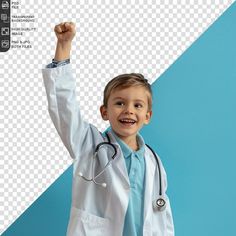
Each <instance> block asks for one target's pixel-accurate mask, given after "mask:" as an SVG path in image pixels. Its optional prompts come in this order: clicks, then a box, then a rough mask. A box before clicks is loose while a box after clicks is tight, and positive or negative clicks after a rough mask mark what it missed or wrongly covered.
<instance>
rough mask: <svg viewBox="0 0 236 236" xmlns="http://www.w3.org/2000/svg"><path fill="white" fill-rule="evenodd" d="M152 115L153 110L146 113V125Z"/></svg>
mask: <svg viewBox="0 0 236 236" xmlns="http://www.w3.org/2000/svg"><path fill="white" fill-rule="evenodd" d="M151 117H152V111H148V112H147V114H146V120H145V122H144V124H145V125H147V124H148V123H149V122H150V120H151Z"/></svg>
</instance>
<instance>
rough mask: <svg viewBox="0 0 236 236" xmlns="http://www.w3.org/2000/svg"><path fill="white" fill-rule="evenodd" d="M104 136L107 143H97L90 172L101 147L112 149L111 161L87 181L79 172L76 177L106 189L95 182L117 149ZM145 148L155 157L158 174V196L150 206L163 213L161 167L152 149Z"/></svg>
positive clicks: (163, 198) (112, 158)
mask: <svg viewBox="0 0 236 236" xmlns="http://www.w3.org/2000/svg"><path fill="white" fill-rule="evenodd" d="M105 134H106V136H107V139H108V142H102V143H99V144H98V145H97V146H96V148H95V151H94V155H93V160H92V170H94V160H95V158H96V156H97V154H98V151H99V149H100V148H101V147H103V146H106V145H107V146H109V147H110V148H111V149H113V151H114V152H113V155H112V157H111V159H110V160H109V161H108V163H107V164H106V165H105V167H104V168H103V170H101V171H100V172H99V173H98V174H97V175H96V176H94V171H93V172H92V178H91V179H89V178H87V177H85V176H84V175H83V174H82V173H81V172H79V173H78V175H79V176H80V177H82V178H83V179H84V180H86V181H92V182H94V183H95V184H96V185H99V186H102V187H104V188H106V186H107V184H106V183H98V182H97V181H96V179H97V178H98V177H99V176H100V175H102V174H103V173H104V171H105V170H106V169H107V167H108V166H109V165H110V164H111V163H112V161H113V160H114V159H115V157H116V155H117V149H116V147H115V145H114V144H113V143H111V141H110V137H109V136H108V134H107V133H105ZM146 146H147V147H148V148H149V149H150V150H151V152H152V154H153V156H154V157H155V159H156V162H157V168H158V174H159V196H158V198H157V199H156V200H154V201H153V202H152V206H153V209H154V210H158V211H163V210H164V209H165V207H166V200H165V197H164V196H163V195H162V194H163V192H162V175H161V167H160V162H159V160H158V158H157V155H156V153H155V152H154V151H153V149H152V148H151V147H150V146H149V145H147V144H146Z"/></svg>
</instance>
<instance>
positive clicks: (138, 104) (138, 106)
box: [135, 103, 143, 108]
mask: <svg viewBox="0 0 236 236" xmlns="http://www.w3.org/2000/svg"><path fill="white" fill-rule="evenodd" d="M135 107H136V108H142V107H143V105H142V104H141V103H137V104H135Z"/></svg>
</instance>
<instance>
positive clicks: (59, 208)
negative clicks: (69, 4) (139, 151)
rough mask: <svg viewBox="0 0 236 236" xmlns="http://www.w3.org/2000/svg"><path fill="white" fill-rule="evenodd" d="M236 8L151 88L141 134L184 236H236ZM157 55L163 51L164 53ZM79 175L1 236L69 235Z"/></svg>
mask: <svg viewBox="0 0 236 236" xmlns="http://www.w3.org/2000/svg"><path fill="white" fill-rule="evenodd" d="M235 44H236V4H235V3H234V4H232V5H231V7H230V8H229V9H228V10H227V11H226V12H225V13H224V14H223V15H222V16H221V17H220V18H219V19H218V20H217V21H216V22H215V23H214V24H213V25H212V26H211V27H210V28H209V29H208V30H207V31H206V32H205V33H204V34H203V35H202V36H201V37H200V38H199V39H198V40H197V41H196V42H195V43H194V44H192V45H191V47H190V48H189V49H188V50H186V52H185V53H184V54H183V55H182V56H181V57H180V58H179V59H178V60H177V61H176V62H175V63H174V64H173V65H171V66H170V68H169V69H168V70H167V71H166V72H165V73H163V74H162V75H161V76H160V78H158V80H157V81H156V82H155V83H154V84H153V85H152V88H153V92H154V107H153V113H154V115H153V118H152V122H151V124H150V125H149V126H146V127H145V128H144V129H143V130H142V134H143V135H144V138H145V140H146V142H147V143H148V144H150V145H151V146H152V147H153V148H154V149H155V151H156V152H157V153H158V154H159V155H160V157H161V159H162V161H163V163H164V165H165V169H166V171H167V173H168V183H169V189H168V195H169V197H170V199H171V204H172V210H173V216H174V222H175V230H176V235H177V236H189V235H191V236H199V235H201V236H209V235H214V236H222V235H224V236H232V235H236V230H235V223H236V222H235V218H236V217H235V212H236V203H235V200H236V188H235V184H234V180H235V179H236V171H235V166H236V149H235V146H236V137H235V135H236V109H235V108H236V92H235V90H236V89H235V88H236V47H235ZM157 53H158V52H157ZM71 180H72V168H71V167H69V168H68V170H67V171H66V172H65V173H64V174H63V175H62V176H60V177H59V178H58V179H57V180H56V181H55V183H53V184H52V185H51V186H50V188H48V189H47V190H46V191H45V192H44V193H43V194H42V195H41V196H40V197H39V198H38V199H37V201H35V202H34V203H33V204H32V205H31V206H30V207H29V208H28V209H27V210H26V211H25V212H24V214H22V215H21V216H20V217H19V218H18V219H17V220H16V221H15V222H14V223H13V224H12V225H11V226H10V227H9V228H8V229H7V230H6V231H5V232H4V233H3V234H2V235H3V236H16V235H23V236H42V235H44V236H47V235H50V236H52V235H57V236H60V235H63V236H64V235H65V233H66V228H67V223H68V219H69V210H70V200H71Z"/></svg>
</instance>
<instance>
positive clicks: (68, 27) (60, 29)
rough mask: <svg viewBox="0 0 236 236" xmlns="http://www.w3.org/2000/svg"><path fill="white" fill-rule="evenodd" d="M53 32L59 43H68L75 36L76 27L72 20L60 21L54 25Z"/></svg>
mask: <svg viewBox="0 0 236 236" xmlns="http://www.w3.org/2000/svg"><path fill="white" fill-rule="evenodd" d="M54 32H55V34H56V36H57V40H58V42H59V43H69V42H71V41H72V39H73V38H74V36H75V33H76V28H75V23H73V22H62V23H60V24H59V25H56V26H55V28H54Z"/></svg>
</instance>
